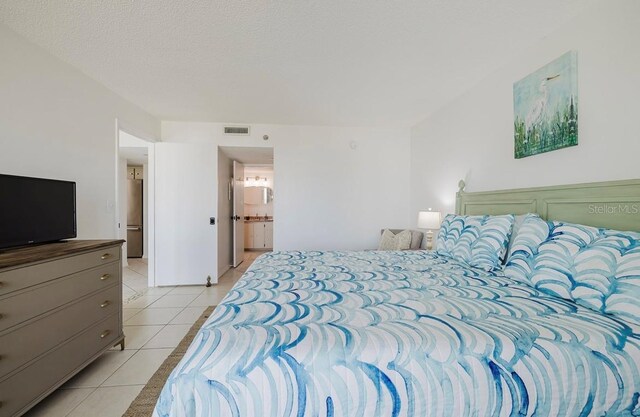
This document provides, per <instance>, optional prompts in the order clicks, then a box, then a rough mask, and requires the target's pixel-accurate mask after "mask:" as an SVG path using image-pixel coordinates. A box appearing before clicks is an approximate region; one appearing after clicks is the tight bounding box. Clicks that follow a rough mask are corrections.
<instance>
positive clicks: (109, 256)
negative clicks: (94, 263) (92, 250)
mask: <svg viewBox="0 0 640 417" xmlns="http://www.w3.org/2000/svg"><path fill="white" fill-rule="evenodd" d="M109 258H111V254H110V253H105V254H104V255H102V256H101V257H100V259H102V260H103V261H104V260H105V259H109Z"/></svg>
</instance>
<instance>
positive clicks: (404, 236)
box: [378, 229, 411, 250]
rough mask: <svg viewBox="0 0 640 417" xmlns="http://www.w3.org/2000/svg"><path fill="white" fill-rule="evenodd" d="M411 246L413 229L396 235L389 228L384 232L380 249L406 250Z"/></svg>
mask: <svg viewBox="0 0 640 417" xmlns="http://www.w3.org/2000/svg"><path fill="white" fill-rule="evenodd" d="M410 246H411V231H410V230H403V231H402V232H400V233H398V234H397V235H394V234H393V232H392V231H391V230H389V229H386V230H385V231H384V232H382V237H381V238H380V246H378V250H406V249H409V247H410Z"/></svg>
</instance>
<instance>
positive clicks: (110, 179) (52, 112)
mask: <svg viewBox="0 0 640 417" xmlns="http://www.w3.org/2000/svg"><path fill="white" fill-rule="evenodd" d="M0 56H1V57H2V64H0V115H1V116H0V118H1V120H2V122H1V123H0V172H2V173H6V174H15V175H26V176H34V177H46V178H59V179H65V180H72V181H76V182H77V190H76V191H77V212H78V237H80V238H114V237H116V236H117V232H116V208H115V200H116V175H117V174H116V152H117V149H116V119H118V121H119V122H120V124H121V125H122V126H127V129H128V130H129V131H136V132H139V133H140V134H141V135H143V136H151V137H158V136H159V133H160V123H159V121H158V120H157V119H155V118H154V117H152V116H151V115H149V114H148V113H146V112H144V111H142V110H141V109H140V108H138V107H136V106H134V105H133V104H131V103H129V102H128V101H126V100H124V99H123V98H121V97H120V96H118V95H116V94H115V93H113V92H112V91H110V90H108V89H107V88H105V87H104V86H102V85H101V84H99V83H98V82H96V81H94V80H93V79H91V78H89V77H87V76H86V75H84V74H83V73H81V72H80V71H79V70H77V69H75V68H73V67H71V66H70V65H68V64H66V63H64V62H62V61H60V60H58V59H57V58H55V57H53V56H52V55H50V54H48V53H47V52H45V51H44V50H42V49H41V48H39V47H37V46H35V45H33V44H32V43H30V42H28V41H26V40H25V39H23V38H22V37H20V36H18V35H17V34H15V33H14V32H12V31H11V30H9V29H7V28H6V27H5V26H2V25H0Z"/></svg>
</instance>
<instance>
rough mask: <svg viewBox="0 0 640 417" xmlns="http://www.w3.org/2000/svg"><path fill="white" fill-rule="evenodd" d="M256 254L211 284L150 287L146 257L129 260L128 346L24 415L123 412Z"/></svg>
mask: <svg viewBox="0 0 640 417" xmlns="http://www.w3.org/2000/svg"><path fill="white" fill-rule="evenodd" d="M259 255H260V253H259V252H246V253H245V260H244V262H243V263H242V264H240V266H239V267H238V268H236V269H231V270H229V271H228V272H227V273H226V274H224V275H223V276H222V277H221V278H220V280H219V281H218V284H216V285H214V286H212V287H209V288H206V287H205V286H188V287H162V288H148V287H147V264H146V259H130V260H129V266H128V267H126V268H124V269H123V284H124V285H123V289H122V295H123V297H122V298H123V300H124V310H123V318H124V333H125V336H126V339H125V342H126V343H125V344H126V349H125V350H124V351H120V348H119V347H117V348H115V349H112V350H110V351H108V352H106V353H105V354H104V355H102V356H101V357H100V358H98V359H97V360H96V361H95V362H93V363H92V364H91V365H89V366H88V367H87V368H85V369H84V370H83V371H82V372H80V373H79V374H78V375H76V376H75V377H73V378H72V379H71V380H69V381H68V382H67V383H66V384H64V385H63V386H62V387H60V388H59V389H58V390H56V391H55V392H54V393H52V394H51V395H50V396H49V397H47V398H46V399H45V400H44V401H42V402H41V403H40V404H38V405H37V406H36V407H34V408H33V409H32V410H31V411H29V412H28V413H27V414H25V416H27V417H34V416H38V417H39V416H47V417H58V416H60V417H62V416H73V417H76V416H82V417H84V416H91V417H119V416H121V415H122V414H123V413H124V412H125V411H126V410H127V408H128V407H129V404H131V401H133V400H134V398H135V397H136V396H137V395H138V393H139V392H140V390H142V388H143V387H144V385H145V384H146V383H147V381H148V380H149V378H151V376H152V375H153V374H154V373H155V371H156V370H157V369H158V367H159V366H160V365H161V364H162V362H163V361H164V360H165V359H166V357H167V356H168V355H169V354H170V353H171V351H173V349H174V348H175V347H176V346H177V345H178V343H179V342H180V340H182V338H183V337H184V335H185V334H186V333H187V331H188V330H189V328H191V326H192V325H193V323H194V322H195V321H196V320H197V319H198V317H200V315H201V314H202V312H203V311H204V310H205V308H206V307H208V306H211V305H217V304H218V303H219V302H220V301H221V300H222V298H224V296H225V295H226V294H227V292H229V290H230V289H231V288H232V287H233V285H234V284H235V283H236V281H237V280H238V279H239V278H240V276H242V274H243V273H244V271H246V269H247V268H248V267H249V265H251V263H252V262H253V261H254V260H255V258H256V257H257V256H259Z"/></svg>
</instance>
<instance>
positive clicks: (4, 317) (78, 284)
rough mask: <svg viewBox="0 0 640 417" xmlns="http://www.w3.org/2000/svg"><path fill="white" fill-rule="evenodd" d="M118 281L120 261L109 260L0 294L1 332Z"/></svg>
mask: <svg viewBox="0 0 640 417" xmlns="http://www.w3.org/2000/svg"><path fill="white" fill-rule="evenodd" d="M119 282H120V262H112V263H110V264H107V265H104V266H99V267H97V268H93V269H89V270H86V271H82V272H79V273H77V274H73V275H68V276H65V277H63V278H58V279H56V280H53V281H48V282H46V283H45V284H42V285H38V286H35V287H31V288H29V289H28V290H25V291H21V292H19V293H17V294H15V295H8V296H6V297H5V298H2V297H0V332H2V331H4V330H6V329H9V328H10V327H12V326H15V325H17V324H19V323H22V322H24V321H26V320H29V319H31V318H33V317H36V316H38V315H40V314H42V313H45V312H47V311H49V310H52V309H54V308H56V307H60V306H62V305H64V304H67V303H69V302H71V301H73V300H77V299H78V298H81V297H84V296H85V295H87V294H90V293H92V292H94V291H99V290H101V289H105V288H108V287H111V286H114V285H116V284H118V283H119ZM117 287H118V288H119V287H120V286H119V285H118V286H117Z"/></svg>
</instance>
